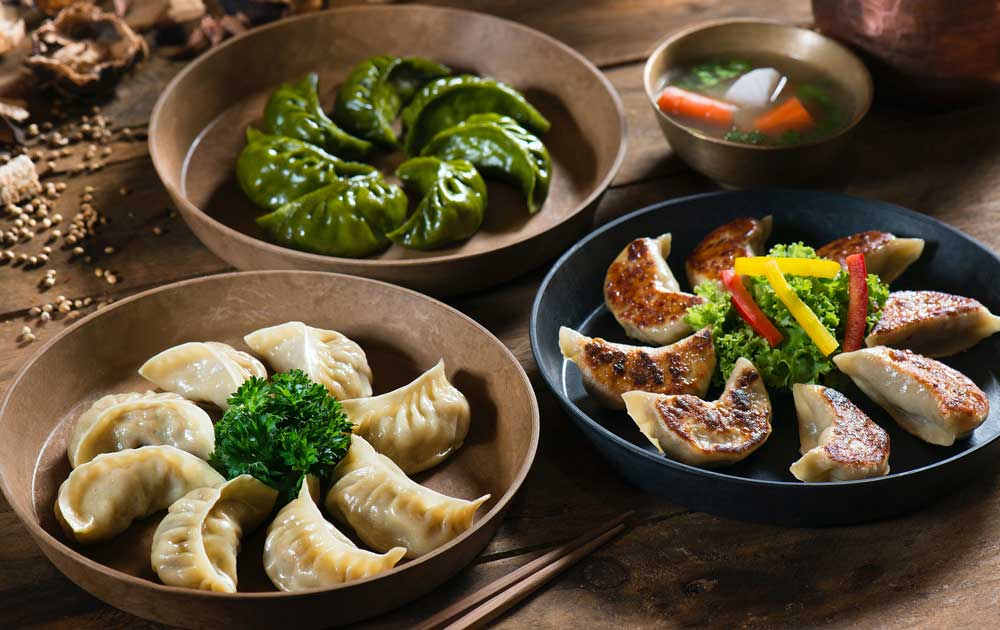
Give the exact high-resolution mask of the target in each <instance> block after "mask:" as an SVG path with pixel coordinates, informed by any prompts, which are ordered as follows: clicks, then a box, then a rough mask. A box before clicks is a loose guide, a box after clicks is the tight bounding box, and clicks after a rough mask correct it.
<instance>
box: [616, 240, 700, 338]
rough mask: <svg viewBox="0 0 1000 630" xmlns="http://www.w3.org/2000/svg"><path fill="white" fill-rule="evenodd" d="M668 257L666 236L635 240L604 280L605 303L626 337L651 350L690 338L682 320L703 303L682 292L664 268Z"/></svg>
mask: <svg viewBox="0 0 1000 630" xmlns="http://www.w3.org/2000/svg"><path fill="white" fill-rule="evenodd" d="M669 255H670V235H669V234H664V235H662V236H660V237H658V238H637V239H635V240H634V241H632V242H631V243H629V244H628V247H626V248H625V249H623V250H622V252H621V253H620V254H618V257H617V258H615V260H614V262H612V263H611V266H610V267H609V268H608V273H607V275H606V276H605V278H604V302H605V304H607V306H608V310H609V311H611V314H612V315H614V316H615V319H616V320H618V323H619V324H621V325H622V328H624V329H625V334H627V335H628V336H629V337H632V338H633V339H638V340H639V341H642V342H645V343H648V344H650V345H654V346H665V345H667V344H669V343H673V342H675V341H677V340H678V339H680V338H681V337H684V336H686V335H689V334H691V332H692V331H691V327H690V326H688V325H687V324H686V323H685V322H684V316H685V315H686V314H687V311H688V309H689V308H691V307H692V306H694V305H696V304H701V303H702V302H703V300H702V299H701V298H700V297H698V296H697V295H691V294H690V293H683V292H682V291H681V289H680V286H679V285H678V284H677V280H676V279H675V278H674V274H673V273H672V272H671V271H670V267H668V266H667V261H666V258H667V256H669Z"/></svg>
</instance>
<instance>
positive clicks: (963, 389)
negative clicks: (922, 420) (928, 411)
mask: <svg viewBox="0 0 1000 630" xmlns="http://www.w3.org/2000/svg"><path fill="white" fill-rule="evenodd" d="M872 350H876V351H878V352H880V353H883V354H885V355H886V356H887V357H888V358H889V359H890V360H891V361H892V362H893V364H894V366H893V367H895V368H896V369H898V370H903V371H905V372H906V373H907V374H908V375H910V377H911V378H913V380H915V381H917V382H918V383H920V384H921V385H923V386H924V387H925V388H926V389H927V390H928V391H932V392H934V393H935V395H936V398H937V401H938V411H939V412H940V413H941V415H942V416H945V417H948V416H955V415H959V416H966V417H972V418H980V419H981V418H985V417H986V415H987V414H988V413H989V411H990V402H989V400H988V399H987V398H986V394H985V393H983V390H981V389H979V387H978V386H977V385H976V384H975V383H974V382H972V379H970V378H969V377H968V376H966V375H965V374H962V373H961V372H959V371H958V370H955V369H952V368H950V367H948V366H947V365H945V364H944V363H941V362H940V361H935V360H934V359H928V358H927V357H924V356H921V355H919V354H917V353H915V352H911V351H909V350H901V349H897V348H886V347H884V346H879V347H877V348H872Z"/></svg>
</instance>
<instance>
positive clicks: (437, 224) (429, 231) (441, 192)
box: [388, 157, 486, 249]
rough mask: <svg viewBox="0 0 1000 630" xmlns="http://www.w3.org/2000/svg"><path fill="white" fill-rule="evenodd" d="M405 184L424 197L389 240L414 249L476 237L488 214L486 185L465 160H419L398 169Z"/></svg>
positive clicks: (415, 159)
mask: <svg viewBox="0 0 1000 630" xmlns="http://www.w3.org/2000/svg"><path fill="white" fill-rule="evenodd" d="M396 175H397V176H399V178H400V179H401V180H403V185H404V186H405V187H406V189H407V190H408V191H410V192H411V193H412V194H415V195H417V196H419V197H420V203H419V204H418V205H417V209H416V210H414V212H413V214H411V215H410V218H409V219H407V220H406V223H404V224H403V225H401V226H400V227H399V228H398V229H396V230H395V231H394V232H389V234H388V237H389V239H390V240H392V241H393V242H394V243H398V244H400V245H402V246H404V247H409V248H412V249H433V248H435V247H441V246H442V245H447V244H448V243H454V242H455V241H461V240H464V239H467V238H469V237H470V236H472V235H473V234H474V233H475V232H476V230H478V229H479V226H480V225H482V223H483V215H484V214H485V212H486V184H485V183H483V178H482V177H480V176H479V173H478V172H477V171H476V167H474V166H473V165H472V164H470V163H469V162H467V161H465V160H451V161H448V162H445V161H442V160H439V159H437V158H433V157H416V158H411V159H409V160H407V161H405V162H403V163H402V164H401V165H400V167H399V168H398V169H397V170H396Z"/></svg>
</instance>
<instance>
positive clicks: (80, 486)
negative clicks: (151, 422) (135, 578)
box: [55, 446, 226, 543]
mask: <svg viewBox="0 0 1000 630" xmlns="http://www.w3.org/2000/svg"><path fill="white" fill-rule="evenodd" d="M225 481H226V480H225V479H224V478H223V477H222V475H220V474H219V473H218V472H216V470H215V469H214V468H212V467H211V466H210V465H209V464H208V462H206V461H205V460H203V459H199V458H197V457H195V456H194V455H192V454H191V453H187V452H185V451H182V450H181V449H179V448H175V447H173V446H143V447H140V448H132V449H126V450H124V451H117V452H114V453H104V454H102V455H98V456H97V457H95V458H94V459H92V460H91V461H89V462H87V463H86V464H83V465H81V466H78V467H76V468H74V469H73V472H71V473H70V474H69V477H67V478H66V481H64V482H63V483H62V485H61V486H59V496H58V498H57V499H56V505H55V512H56V519H57V520H58V521H59V524H60V525H61V526H62V528H63V529H64V530H65V531H66V533H67V534H70V535H71V536H73V537H74V538H76V540H77V541H78V542H81V543H96V542H102V541H105V540H108V539H110V538H113V537H115V536H117V535H118V534H120V533H121V532H123V531H125V530H126V529H128V527H129V525H131V524H132V521H134V520H136V519H138V518H144V517H146V516H149V515H150V514H153V513H154V512H158V511H160V510H165V509H166V508H168V507H169V506H170V504H172V503H173V502H174V501H176V500H177V499H180V498H181V497H183V496H184V495H185V494H187V493H188V492H191V491H192V490H195V489H197V488H205V487H214V486H218V485H221V484H222V483H224V482H225Z"/></svg>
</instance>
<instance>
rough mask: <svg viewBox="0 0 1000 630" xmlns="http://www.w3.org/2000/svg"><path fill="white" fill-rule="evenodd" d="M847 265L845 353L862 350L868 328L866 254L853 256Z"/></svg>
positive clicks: (848, 258) (847, 260) (849, 257)
mask: <svg viewBox="0 0 1000 630" xmlns="http://www.w3.org/2000/svg"><path fill="white" fill-rule="evenodd" d="M844 262H846V263H847V273H848V274H849V276H848V297H849V299H850V301H849V302H848V304H847V326H846V327H845V329H844V345H843V351H844V352H854V351H855V350H860V349H861V343H862V341H864V337H865V329H866V328H867V327H868V269H867V266H866V265H865V255H864V254H851V255H850V256H848V257H847V259H846V260H845V261H844Z"/></svg>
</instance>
